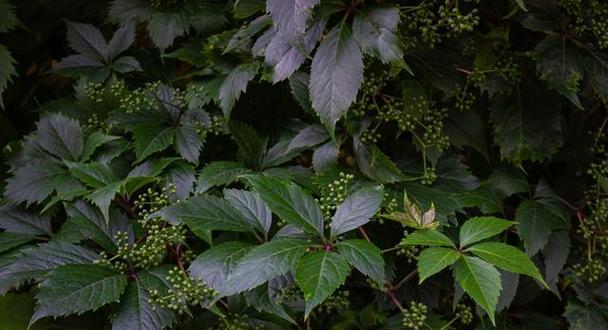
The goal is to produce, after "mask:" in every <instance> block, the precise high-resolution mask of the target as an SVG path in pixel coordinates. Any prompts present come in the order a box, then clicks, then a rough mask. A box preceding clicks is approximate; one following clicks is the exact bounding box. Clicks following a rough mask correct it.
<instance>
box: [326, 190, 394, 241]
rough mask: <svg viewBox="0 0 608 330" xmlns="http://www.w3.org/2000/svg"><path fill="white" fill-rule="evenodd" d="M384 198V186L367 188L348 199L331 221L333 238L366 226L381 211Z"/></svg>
mask: <svg viewBox="0 0 608 330" xmlns="http://www.w3.org/2000/svg"><path fill="white" fill-rule="evenodd" d="M382 197H383V190H382V186H371V187H366V188H363V189H360V190H358V191H356V192H355V193H353V194H351V195H349V196H348V197H346V199H345V200H344V202H342V204H340V205H339V206H338V208H337V209H336V213H335V214H334V216H333V217H332V219H331V224H330V227H331V236H332V237H336V236H338V235H340V234H343V233H345V232H347V231H350V230H353V229H355V228H357V227H359V226H362V225H364V224H366V223H367V222H368V221H369V220H370V219H371V217H372V216H374V214H376V213H377V212H378V210H380V205H381V204H382Z"/></svg>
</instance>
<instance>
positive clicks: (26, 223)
mask: <svg viewBox="0 0 608 330" xmlns="http://www.w3.org/2000/svg"><path fill="white" fill-rule="evenodd" d="M0 228H2V229H4V230H5V231H7V232H11V233H18V234H28V235H50V234H51V218H50V217H49V216H46V215H38V214H34V213H30V212H26V211H25V210H24V209H22V208H20V207H17V206H11V205H3V206H0Z"/></svg>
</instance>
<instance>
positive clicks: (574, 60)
mask: <svg viewBox="0 0 608 330" xmlns="http://www.w3.org/2000/svg"><path fill="white" fill-rule="evenodd" d="M532 54H533V56H534V59H535V60H536V67H537V70H538V73H539V75H540V78H541V79H543V80H545V81H546V82H547V83H548V85H549V87H550V88H553V89H555V90H556V91H557V92H559V93H560V94H562V95H563V96H565V97H566V98H567V99H569V100H570V102H572V104H574V105H575V106H576V107H578V108H579V109H581V110H582V109H583V106H582V104H581V102H580V100H579V99H578V95H577V93H578V85H579V82H580V80H581V79H582V78H583V75H584V72H583V69H584V68H583V63H584V58H583V56H582V54H581V53H580V49H579V48H578V47H577V46H576V45H574V44H573V43H572V42H570V41H569V39H567V38H563V37H560V36H548V37H546V38H545V39H543V40H542V41H541V42H539V43H538V44H537V45H536V47H535V48H534V51H533V53H532Z"/></svg>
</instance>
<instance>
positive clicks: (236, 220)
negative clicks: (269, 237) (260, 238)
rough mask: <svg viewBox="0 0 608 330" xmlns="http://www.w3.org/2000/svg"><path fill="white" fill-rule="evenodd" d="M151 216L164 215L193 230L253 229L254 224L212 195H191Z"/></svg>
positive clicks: (225, 202)
mask: <svg viewBox="0 0 608 330" xmlns="http://www.w3.org/2000/svg"><path fill="white" fill-rule="evenodd" d="M150 217H152V218H153V217H163V218H164V219H167V220H170V221H177V222H181V223H183V224H185V225H187V226H188V227H189V228H190V229H192V231H194V232H197V231H202V230H228V231H242V232H247V231H252V230H253V226H252V225H251V224H250V223H248V222H247V220H246V219H245V218H244V217H243V215H241V214H240V213H239V212H238V211H237V210H236V209H235V208H234V207H232V205H230V203H228V202H227V201H225V200H223V199H221V198H218V197H215V196H210V195H199V196H194V197H190V198H188V199H186V200H184V201H181V202H178V203H176V204H173V205H171V206H168V207H165V208H163V209H161V210H160V211H158V212H156V213H153V214H152V215H150Z"/></svg>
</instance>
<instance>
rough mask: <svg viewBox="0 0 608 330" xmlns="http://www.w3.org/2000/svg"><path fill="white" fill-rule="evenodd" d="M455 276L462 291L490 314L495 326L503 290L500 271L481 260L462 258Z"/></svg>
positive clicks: (455, 267)
mask: <svg viewBox="0 0 608 330" xmlns="http://www.w3.org/2000/svg"><path fill="white" fill-rule="evenodd" d="M454 276H455V277H456V281H458V284H459V285H460V286H461V287H462V289H463V290H464V291H465V292H466V293H467V294H468V295H469V296H470V297H471V298H473V300H475V302H476V303H477V304H478V305H479V306H481V308H483V309H484V310H485V311H486V312H487V313H488V317H489V318H490V321H492V324H495V320H494V311H495V309H496V304H497V303H498V296H499V295H500V291H501V290H502V287H501V283H500V274H499V273H498V270H496V268H494V266H492V265H491V264H489V263H487V262H485V261H483V260H481V259H479V258H476V257H468V256H462V257H461V258H460V259H458V260H457V261H456V263H455V264H454Z"/></svg>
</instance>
